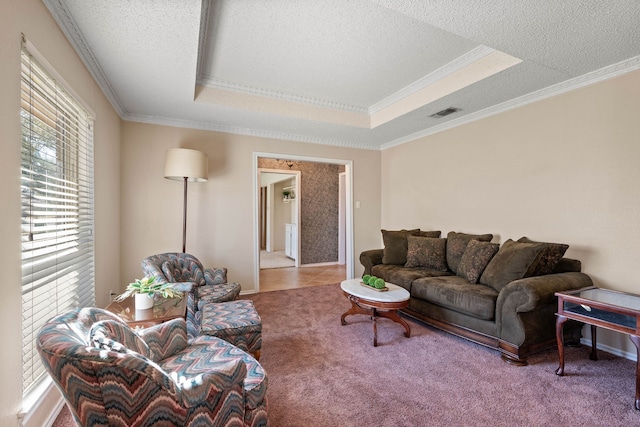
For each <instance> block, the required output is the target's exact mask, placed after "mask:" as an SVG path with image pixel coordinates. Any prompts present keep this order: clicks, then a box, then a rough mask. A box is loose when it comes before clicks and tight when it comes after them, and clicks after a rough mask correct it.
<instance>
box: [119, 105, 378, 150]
mask: <svg viewBox="0 0 640 427" xmlns="http://www.w3.org/2000/svg"><path fill="white" fill-rule="evenodd" d="M122 119H123V120H127V121H131V122H138V123H148V124H155V125H161V126H173V127H179V128H187V129H199V130H206V131H211V132H223V133H230V134H235V135H245V136H253V137H258V138H268V139H281V140H285V141H295V142H305V143H308V144H320V145H331V146H336V147H344V148H357V149H361V150H374V151H379V150H380V148H379V147H377V146H376V147H371V146H370V145H366V144H363V143H358V142H352V141H341V140H335V139H329V138H316V137H310V136H306V135H296V134H292V133H285V132H273V131H268V130H263V129H252V128H245V127H239V126H229V125H222V124H216V123H204V122H196V121H192V120H182V119H172V118H166V117H155V116H146V115H141V114H127V115H125V116H124V117H122Z"/></svg>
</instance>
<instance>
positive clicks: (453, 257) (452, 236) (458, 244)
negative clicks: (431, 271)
mask: <svg viewBox="0 0 640 427" xmlns="http://www.w3.org/2000/svg"><path fill="white" fill-rule="evenodd" d="M491 239H493V234H466V233H456V232H455V231H451V232H449V234H447V265H448V266H449V270H451V271H453V272H454V273H457V272H458V265H459V264H460V260H461V259H462V255H463V254H464V250H465V249H466V248H467V244H468V243H469V241H470V240H480V241H481V242H490V241H491Z"/></svg>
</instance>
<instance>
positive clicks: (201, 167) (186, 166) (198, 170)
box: [164, 148, 209, 252]
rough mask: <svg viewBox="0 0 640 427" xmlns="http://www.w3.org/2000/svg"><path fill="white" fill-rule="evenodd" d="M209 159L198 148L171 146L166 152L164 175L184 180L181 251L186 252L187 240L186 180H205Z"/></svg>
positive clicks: (168, 177) (207, 173)
mask: <svg viewBox="0 0 640 427" xmlns="http://www.w3.org/2000/svg"><path fill="white" fill-rule="evenodd" d="M208 163H209V159H208V158H207V155H206V154H204V153H203V152H201V151H198V150H188V149H186V148H172V149H170V150H169V151H168V152H167V158H166V160H165V163H164V177H165V178H167V179H173V180H176V181H184V202H183V203H184V205H183V212H182V252H186V250H185V249H186V242H187V182H188V181H191V182H205V181H206V180H207V176H208V175H209V166H208Z"/></svg>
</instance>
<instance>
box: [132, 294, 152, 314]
mask: <svg viewBox="0 0 640 427" xmlns="http://www.w3.org/2000/svg"><path fill="white" fill-rule="evenodd" d="M135 298H136V310H145V309H147V308H151V307H153V297H151V298H149V295H147V294H135Z"/></svg>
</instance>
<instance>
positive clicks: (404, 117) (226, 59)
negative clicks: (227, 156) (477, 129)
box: [44, 0, 640, 149]
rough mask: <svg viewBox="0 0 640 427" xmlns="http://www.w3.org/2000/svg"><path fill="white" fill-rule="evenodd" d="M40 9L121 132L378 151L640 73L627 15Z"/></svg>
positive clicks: (217, 6) (503, 1)
mask: <svg viewBox="0 0 640 427" xmlns="http://www.w3.org/2000/svg"><path fill="white" fill-rule="evenodd" d="M44 1H45V4H46V5H47V7H48V8H49V10H50V11H51V12H52V14H53V16H54V17H55V19H56V20H57V21H58V23H59V25H60V26H61V28H62V29H63V31H64V32H65V34H66V35H67V37H68V38H69V40H70V41H71V43H72V44H73V46H74V47H75V49H76V50H77V51H78V53H79V55H80V56H81V58H82V59H83V61H84V62H85V64H86V65H87V67H88V68H89V70H90V71H91V73H92V74H93V75H94V77H95V78H96V80H97V82H98V84H99V85H100V86H101V88H102V89H103V91H104V92H105V94H106V95H107V97H108V98H109V100H110V102H111V103H112V105H113V106H114V108H115V109H116V110H117V111H118V113H119V114H120V116H121V117H122V118H123V119H125V120H132V121H140V122H148V123H159V124H166V125H172V126H181V127H193V128H198V129H208V130H214V131H223V132H231V133H238V134H244V135H255V136H263V137H269V138H280V139H287V140H294V141H300V142H311V143H320V144H329V145H341V146H349V147H358V148H367V149H381V148H387V147H391V146H394V145H397V144H401V143H404V142H407V141H411V140H414V139H416V138H419V137H421V136H424V135H429V134H431V133H435V132H438V131H441V130H444V129H448V128H451V127H454V126H457V125H460V124H462V123H466V122H469V121H472V120H476V119H478V118H481V117H486V116H488V115H491V114H495V113H497V112H501V111H505V110H507V109H510V108H514V107H517V106H519V105H523V104H526V103H528V102H532V101H535V100H538V99H542V98H545V97H548V96H552V95H555V94H558V93H562V92H566V91H568V90H572V89H575V88H578V87H581V86H584V85H587V84H590V83H593V82H597V81H600V80H603V79H606V78H609V77H613V76H615V75H619V74H622V73H625V72H628V71H632V70H634V69H638V68H640V29H639V26H638V25H637V23H638V22H640V7H638V4H637V1H635V0H593V1H557V0H535V1H533V0H527V1H519V2H515V1H508V0H479V1H474V2H469V1H461V0H457V1H456V0H453V1H447V2H424V1H411V0H375V1H374V0H349V1H347V0H318V1H304V2H301V1H295V0H180V1H172V0H164V1H157V0H155V1H152V0H137V1H130V0H106V1H105V0H44ZM450 107H454V108H459V109H460V110H459V111H457V112H455V113H453V114H450V115H448V116H445V117H441V118H435V117H430V116H432V115H434V114H435V113H437V112H438V111H441V110H444V109H447V108H450Z"/></svg>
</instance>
